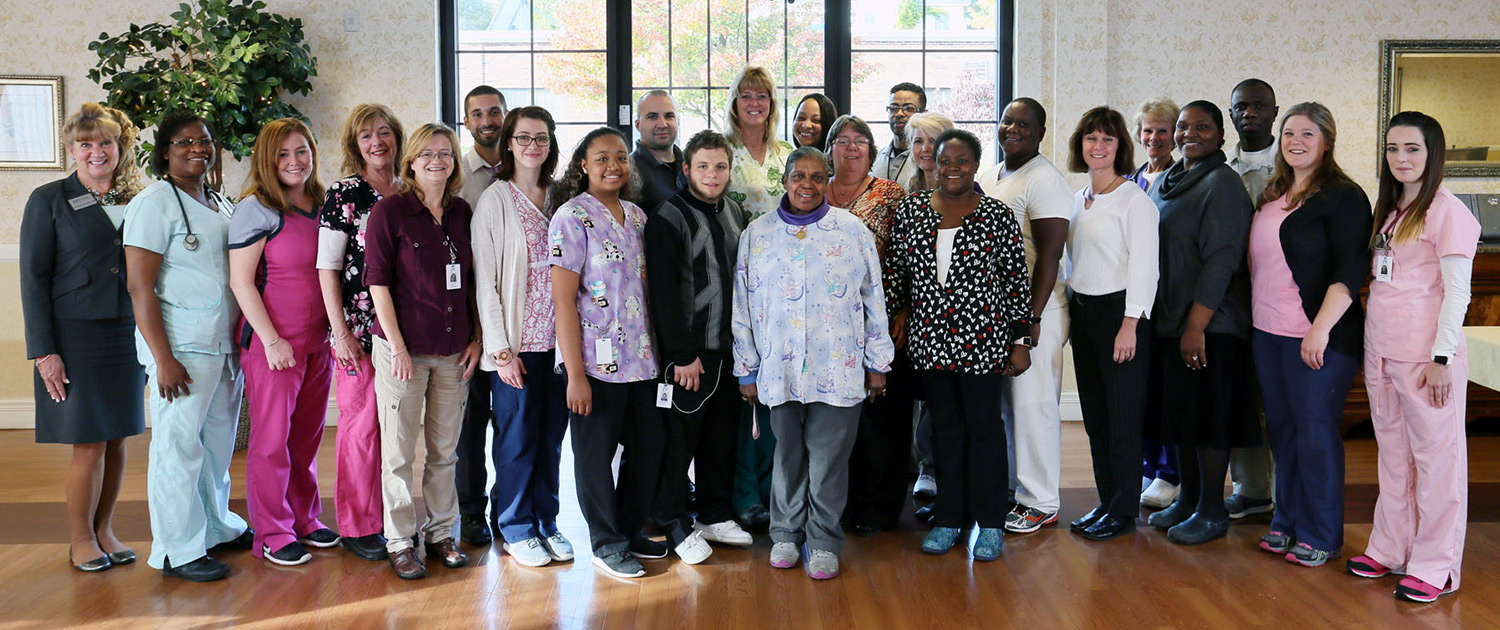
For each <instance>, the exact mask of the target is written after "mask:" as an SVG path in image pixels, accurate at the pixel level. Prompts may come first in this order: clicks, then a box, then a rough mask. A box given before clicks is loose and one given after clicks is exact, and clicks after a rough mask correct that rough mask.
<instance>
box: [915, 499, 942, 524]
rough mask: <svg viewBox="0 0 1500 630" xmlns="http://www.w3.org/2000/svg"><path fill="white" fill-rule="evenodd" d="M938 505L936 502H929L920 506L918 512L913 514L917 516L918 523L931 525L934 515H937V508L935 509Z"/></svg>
mask: <svg viewBox="0 0 1500 630" xmlns="http://www.w3.org/2000/svg"><path fill="white" fill-rule="evenodd" d="M936 506H937V504H936V503H929V504H927V505H924V506H922V507H919V508H917V511H916V512H912V516H915V517H917V522H918V523H924V524H927V525H931V524H932V519H933V517H935V516H937V510H936V509H934V508H935V507H936Z"/></svg>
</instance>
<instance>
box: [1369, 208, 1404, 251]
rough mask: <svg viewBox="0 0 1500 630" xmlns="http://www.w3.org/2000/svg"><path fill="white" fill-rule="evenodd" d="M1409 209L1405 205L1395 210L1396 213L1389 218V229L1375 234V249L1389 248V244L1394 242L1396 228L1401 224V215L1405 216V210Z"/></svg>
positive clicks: (1386, 249)
mask: <svg viewBox="0 0 1500 630" xmlns="http://www.w3.org/2000/svg"><path fill="white" fill-rule="evenodd" d="M1410 209H1411V207H1410V206H1407V207H1405V208H1401V209H1399V210H1396V215H1395V216H1393V217H1391V219H1390V229H1388V230H1385V231H1382V232H1380V233H1379V234H1376V235H1375V249H1378V250H1384V251H1389V250H1390V249H1391V245H1393V244H1394V242H1395V234H1396V228H1397V227H1398V226H1400V225H1401V217H1403V216H1405V215H1406V211H1407V210H1410Z"/></svg>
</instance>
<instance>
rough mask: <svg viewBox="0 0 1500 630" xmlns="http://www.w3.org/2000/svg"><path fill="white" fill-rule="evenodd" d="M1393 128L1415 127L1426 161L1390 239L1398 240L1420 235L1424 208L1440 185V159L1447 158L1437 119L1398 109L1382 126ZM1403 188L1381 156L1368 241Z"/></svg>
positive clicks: (1404, 186) (1389, 165)
mask: <svg viewBox="0 0 1500 630" xmlns="http://www.w3.org/2000/svg"><path fill="white" fill-rule="evenodd" d="M1394 127H1416V128H1417V129H1418V130H1420V131H1421V132H1422V141H1423V142H1425V143H1427V164H1426V165H1425V167H1424V168H1423V170H1422V190H1421V191H1419V192H1418V193H1417V198H1416V199H1414V200H1412V203H1411V207H1410V208H1407V209H1406V214H1405V216H1403V217H1402V218H1401V224H1400V225H1397V226H1396V229H1395V232H1396V233H1395V234H1394V235H1393V236H1394V238H1393V239H1392V240H1393V241H1397V242H1400V241H1408V240H1411V239H1415V238H1417V237H1419V236H1421V235H1422V227H1423V226H1424V225H1425V224H1426V221H1427V208H1429V207H1431V206H1432V200H1433V198H1435V197H1437V192H1438V187H1439V186H1442V185H1443V162H1444V161H1445V160H1446V159H1447V151H1446V150H1445V147H1447V146H1448V145H1447V142H1448V139H1447V138H1446V137H1445V136H1444V135H1443V126H1442V125H1440V124H1438V121H1437V119H1436V118H1433V117H1431V116H1428V115H1427V114H1424V113H1422V112H1401V113H1399V114H1396V115H1395V116H1392V117H1391V122H1390V123H1389V124H1387V125H1386V126H1385V132H1386V133H1387V134H1389V133H1390V132H1391V129H1392V128H1394ZM1405 188H1406V184H1403V183H1401V182H1399V181H1396V176H1395V175H1394V174H1392V173H1391V161H1390V159H1389V158H1382V159H1381V160H1380V196H1379V197H1377V198H1376V200H1375V232H1374V233H1372V234H1370V239H1371V242H1373V241H1374V238H1375V235H1376V234H1379V233H1380V228H1381V227H1383V226H1384V225H1385V220H1386V217H1388V216H1390V214H1391V212H1392V211H1394V210H1395V209H1396V204H1398V203H1400V202H1401V193H1402V191H1403V190H1405Z"/></svg>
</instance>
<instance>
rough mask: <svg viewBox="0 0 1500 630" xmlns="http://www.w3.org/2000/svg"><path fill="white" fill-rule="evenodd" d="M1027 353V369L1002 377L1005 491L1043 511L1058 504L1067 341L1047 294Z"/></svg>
mask: <svg viewBox="0 0 1500 630" xmlns="http://www.w3.org/2000/svg"><path fill="white" fill-rule="evenodd" d="M1035 341H1036V347H1035V348H1032V349H1031V367H1030V368H1029V369H1027V370H1026V372H1025V373H1023V374H1021V375H1020V376H1017V377H1015V378H1006V379H1002V382H1003V383H1004V385H1003V386H1002V387H1001V399H1000V415H1001V417H1003V418H1004V419H1005V445H1006V448H1007V449H1009V451H1010V489H1011V492H1013V493H1014V494H1015V500H1016V502H1017V503H1019V504H1021V505H1024V506H1026V507H1029V508H1036V509H1038V510H1041V511H1043V512H1049V513H1050V512H1056V511H1057V509H1058V507H1059V506H1060V505H1061V503H1060V501H1059V500H1058V486H1060V485H1062V414H1061V411H1060V409H1059V402H1060V400H1061V399H1062V367H1063V344H1065V343H1067V341H1068V305H1067V303H1066V302H1064V301H1063V300H1059V299H1057V296H1053V297H1052V299H1051V300H1048V301H1047V308H1045V309H1043V311H1042V332H1041V336H1040V337H1037V338H1036V339H1035Z"/></svg>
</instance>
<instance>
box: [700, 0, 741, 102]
mask: <svg viewBox="0 0 1500 630" xmlns="http://www.w3.org/2000/svg"><path fill="white" fill-rule="evenodd" d="M709 7H710V8H709V12H708V33H709V42H710V45H711V46H712V47H711V48H710V49H709V51H708V52H709V58H708V60H709V77H708V78H709V80H710V81H711V82H712V84H713V85H727V84H728V83H729V81H731V80H733V79H734V77H735V76H736V75H738V74H739V73H740V70H743V69H744V68H745V62H746V60H747V59H748V58H749V51H748V50H747V49H746V48H745V0H709Z"/></svg>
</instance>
